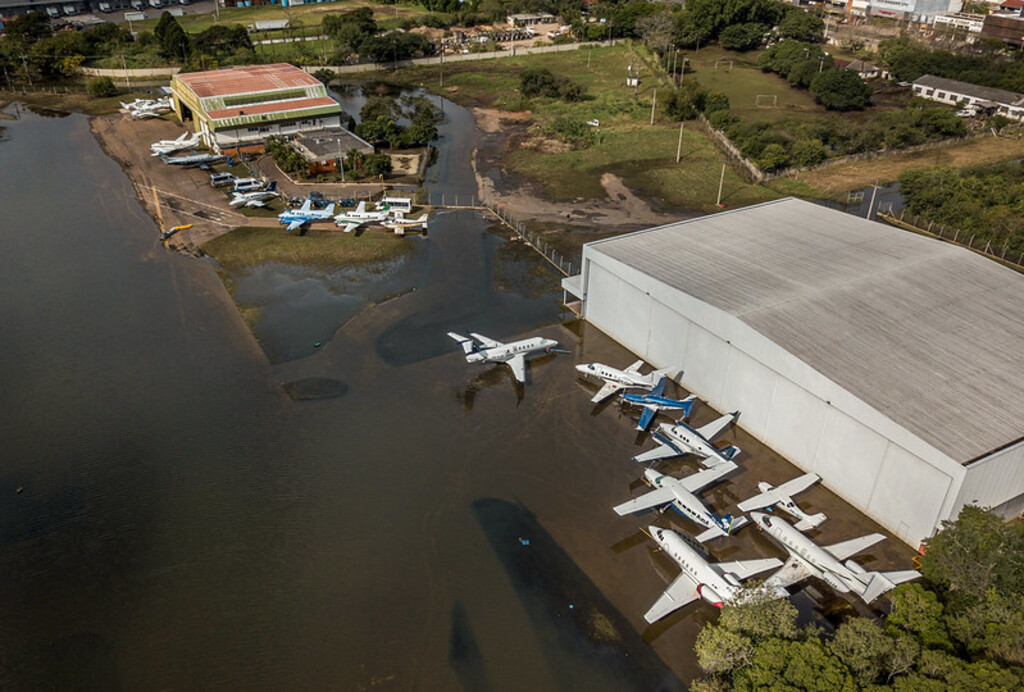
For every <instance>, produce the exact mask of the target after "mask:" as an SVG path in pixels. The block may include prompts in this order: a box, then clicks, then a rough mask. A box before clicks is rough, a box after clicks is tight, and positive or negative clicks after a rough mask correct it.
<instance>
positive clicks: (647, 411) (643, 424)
mask: <svg viewBox="0 0 1024 692" xmlns="http://www.w3.org/2000/svg"><path fill="white" fill-rule="evenodd" d="M656 415H658V409H657V408H656V407H654V406H644V411H643V413H641V414H640V422H638V423H637V424H636V429H637V430H647V426H648V425H650V424H651V421H652V420H654V417H655V416H656Z"/></svg>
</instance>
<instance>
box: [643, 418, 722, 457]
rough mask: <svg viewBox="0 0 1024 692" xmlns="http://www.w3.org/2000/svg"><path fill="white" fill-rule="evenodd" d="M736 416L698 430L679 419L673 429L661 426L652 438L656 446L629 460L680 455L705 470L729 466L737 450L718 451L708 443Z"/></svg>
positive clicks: (712, 422)
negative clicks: (694, 460)
mask: <svg viewBox="0 0 1024 692" xmlns="http://www.w3.org/2000/svg"><path fill="white" fill-rule="evenodd" d="M739 415H740V413H739V411H734V412H732V413H727V414H725V415H724V416H722V417H720V418H718V419H716V420H713V421H711V422H710V423H708V424H707V425H704V426H701V427H699V428H691V427H690V426H689V425H687V424H686V423H684V422H683V421H682V419H680V420H678V421H676V423H675V425H670V424H669V423H661V424H660V425H659V426H658V430H657V431H655V432H654V434H653V435H652V437H654V439H655V441H656V442H657V443H658V446H657V447H655V448H654V449H651V450H648V451H646V452H644V453H643V454H638V455H637V456H635V457H633V461H640V462H646V461H655V460H657V459H667V458H668V457H678V456H683V455H684V454H695V455H697V456H699V457H700V458H701V462H700V463H701V464H702V465H703V466H705V467H707V468H713V467H715V466H717V465H719V464H725V463H732V460H733V459H734V458H735V457H736V455H737V454H739V453H740V448H739V447H734V446H729V447H726V448H725V449H718V448H717V447H715V446H714V445H713V444H711V440H713V439H715V437H717V436H718V435H719V433H721V432H722V431H723V430H725V428H726V427H728V425H729V424H730V423H732V422H733V421H734V420H736V418H738V417H739Z"/></svg>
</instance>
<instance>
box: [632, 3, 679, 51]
mask: <svg viewBox="0 0 1024 692" xmlns="http://www.w3.org/2000/svg"><path fill="white" fill-rule="evenodd" d="M674 24H675V20H674V19H673V17H672V15H671V14H669V13H668V12H658V13H657V14H651V15H648V16H646V17H641V18H640V19H638V20H636V31H637V33H639V34H640V36H641V38H643V40H644V43H646V44H647V47H648V48H650V49H651V50H653V51H656V52H658V53H660V54H662V55H664V54H665V53H666V52H667V51H668V49H669V48H671V46H672V28H673V25H674Z"/></svg>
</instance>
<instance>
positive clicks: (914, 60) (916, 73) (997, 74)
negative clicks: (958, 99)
mask: <svg viewBox="0 0 1024 692" xmlns="http://www.w3.org/2000/svg"><path fill="white" fill-rule="evenodd" d="M878 54H879V58H880V59H881V61H882V62H883V63H884V64H885V65H887V66H888V68H889V71H890V72H891V73H892V75H893V77H895V78H896V79H898V80H900V81H907V82H912V81H914V80H915V79H917V78H918V77H920V76H921V75H924V74H932V75H935V76H937V77H945V78H947V79H957V80H960V81H962V82H970V83H971V84H980V85H982V86H990V87H996V88H998V89H1007V90H1009V91H1014V92H1021V91H1024V57H1022V56H1021V54H1020V53H1019V52H1015V53H1013V54H1012V55H1011V56H1006V55H1004V54H1003V53H1002V51H1000V52H989V51H982V52H981V53H980V54H975V55H959V54H957V53H951V52H949V51H944V50H929V49H928V48H926V47H924V46H921V45H920V44H918V43H914V42H913V41H911V40H910V39H909V38H906V37H899V38H891V39H886V40H884V41H882V42H881V43H880V44H879V46H878Z"/></svg>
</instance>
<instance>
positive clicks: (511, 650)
mask: <svg viewBox="0 0 1024 692" xmlns="http://www.w3.org/2000/svg"><path fill="white" fill-rule="evenodd" d="M460 117H462V116H460ZM7 134H8V138H7V140H6V141H4V142H2V143H0V199H2V201H3V225H2V227H0V296H2V297H0V325H2V328H0V354H2V358H0V426H2V435H0V580H2V583H3V587H4V588H3V595H4V598H3V599H0V689H4V690H39V689H65V688H83V689H105V690H106V689H125V690H135V689H146V690H148V689H195V688H226V689H289V690H290V689H343V690H348V689H375V688H381V689H402V690H405V689H429V690H434V689H465V690H491V689H510V690H520V689H530V690H565V689H586V690H604V689H607V690H624V689H636V690H655V689H680V688H681V687H682V683H681V682H680V681H686V680H689V679H690V678H692V677H693V676H695V675H697V674H698V670H697V668H696V666H695V662H694V660H693V655H692V651H691V650H692V645H693V639H694V637H695V636H696V633H697V632H698V631H699V629H700V627H701V626H702V625H703V624H704V623H705V622H708V621H709V620H711V619H713V618H714V617H717V615H716V612H717V611H715V609H714V608H712V607H710V606H705V605H703V604H697V605H694V606H691V607H689V608H686V609H684V610H681V611H679V612H677V613H675V614H673V615H672V616H670V617H669V618H667V619H665V620H664V621H662V622H660V623H658V624H656V625H654V626H646V624H645V623H644V622H643V618H642V614H643V613H644V612H645V611H646V610H647V608H649V607H650V604H651V603H652V602H653V601H654V600H655V599H656V598H657V596H658V595H659V594H660V593H661V591H662V590H663V589H664V588H665V585H666V581H667V580H671V579H673V578H674V577H675V575H676V574H677V570H676V569H675V568H674V567H673V566H672V565H671V563H670V561H669V560H668V558H666V557H665V556H664V555H663V554H660V553H653V552H652V551H651V550H650V547H649V542H648V541H647V540H646V539H645V537H644V536H643V534H642V533H640V531H639V530H638V526H645V525H646V524H648V523H651V522H652V521H655V520H657V521H659V523H665V522H668V524H669V525H672V526H674V527H675V528H677V529H678V530H680V531H683V532H687V533H690V534H691V535H692V534H694V533H695V532H696V529H695V528H694V527H693V526H691V525H688V524H686V523H684V522H683V521H682V520H680V519H677V518H673V517H671V515H665V516H664V517H661V518H659V517H658V515H650V514H649V515H643V516H638V517H630V518H623V517H618V516H616V515H615V514H614V513H613V512H612V511H611V509H610V508H611V507H612V506H613V505H615V504H618V503H620V502H622V501H624V500H626V499H628V498H629V497H630V495H631V494H633V493H635V492H637V491H638V484H637V478H638V476H639V470H638V469H637V468H636V465H635V464H633V463H632V462H630V461H629V458H630V457H631V456H632V455H633V454H635V453H636V451H637V450H638V449H641V448H646V447H648V446H649V441H648V439H646V438H645V437H642V436H641V437H638V436H637V433H636V432H635V431H634V430H633V421H632V419H631V418H630V417H629V416H628V415H625V414H624V413H623V412H622V411H621V410H620V409H618V408H617V406H615V405H603V406H599V407H597V408H595V407H593V406H592V405H591V404H590V403H589V401H588V399H589V395H590V394H591V393H592V392H593V391H594V388H593V387H590V386H587V385H585V384H583V383H581V382H580V381H579V380H578V379H577V378H576V372H575V370H574V369H573V365H574V364H575V363H577V362H588V361H592V360H600V361H603V362H611V363H622V362H630V361H631V360H632V358H631V356H630V354H628V353H626V352H625V351H624V350H623V349H622V348H621V347H620V346H618V345H617V344H615V343H613V342H611V341H610V340H609V339H607V338H606V337H605V336H603V335H602V334H600V333H599V332H597V331H596V330H593V329H590V328H587V327H585V326H582V327H581V326H580V325H579V324H576V323H573V322H571V321H568V320H569V316H568V315H567V314H565V313H563V312H562V310H561V308H560V306H559V301H558V299H559V298H560V292H559V291H558V290H557V286H558V282H557V278H558V277H557V276H555V275H553V274H552V273H551V270H550V269H549V268H547V266H546V265H545V264H543V263H542V262H541V260H539V259H538V258H537V257H535V256H533V255H531V254H530V253H529V252H527V251H525V250H524V248H522V246H518V245H516V244H512V243H509V242H506V241H505V240H504V239H503V238H501V237H500V236H498V235H495V234H494V233H492V232H490V231H489V230H488V224H487V223H486V222H485V221H483V220H482V219H480V218H479V217H478V216H476V215H474V214H472V213H470V212H465V211H460V212H446V213H443V214H441V215H439V217H438V219H437V221H436V223H434V224H432V227H431V233H430V237H429V240H428V241H426V242H425V243H424V244H423V248H424V250H423V255H422V257H421V258H420V259H417V260H416V261H414V262H412V263H410V265H409V266H416V267H419V269H417V271H416V272H413V273H412V274H410V276H415V277H416V278H415V284H416V285H415V288H416V290H415V291H409V292H405V293H402V294H401V295H398V296H396V297H394V298H392V299H390V300H386V301H382V302H380V303H379V304H377V305H375V306H372V307H366V306H364V307H363V308H361V309H359V310H357V311H356V312H355V313H354V315H353V316H352V317H351V318H350V319H348V320H347V321H346V323H345V326H344V328H342V329H341V330H340V331H339V332H338V333H337V334H335V335H334V336H333V338H331V339H330V341H329V342H325V343H324V344H323V345H322V347H321V348H319V349H317V350H316V351H315V353H313V354H312V355H309V356H308V357H303V358H295V359H292V360H288V361H287V362H281V363H279V364H277V365H271V364H269V362H268V359H267V358H266V357H265V355H264V354H263V352H262V351H261V350H260V348H259V347H258V345H257V344H256V342H255V340H254V339H253V338H252V337H251V335H250V334H249V332H248V330H247V329H246V327H245V324H244V323H243V321H242V320H241V318H240V316H239V315H238V313H237V311H236V310H235V308H234V306H233V305H232V303H231V300H230V298H229V297H228V295H227V293H226V291H225V290H224V288H223V287H222V285H221V283H220V281H219V280H218V278H217V276H216V274H215V272H214V269H213V267H212V266H211V265H210V264H209V263H207V262H205V261H197V260H193V259H188V258H185V257H180V256H175V255H171V254H168V253H166V252H165V251H164V250H163V248H162V247H160V246H159V243H158V241H156V237H157V233H156V229H155V228H154V225H153V223H152V221H151V220H150V219H149V218H148V217H147V216H146V215H145V214H144V213H143V211H142V209H141V208H140V206H139V204H138V203H137V201H136V200H135V198H134V196H133V190H132V187H131V185H130V184H129V182H128V180H127V179H126V178H125V177H124V176H123V174H122V173H121V171H120V170H119V169H118V167H117V166H116V165H115V164H113V163H112V162H111V161H110V160H108V159H107V158H106V157H105V156H104V155H103V154H102V152H101V151H100V150H99V148H98V147H97V145H96V143H95V141H94V140H93V138H92V136H91V134H90V132H89V129H88V123H87V120H86V119H85V118H83V117H81V116H71V117H68V118H65V119H43V118H40V117H38V116H34V115H27V116H26V117H24V118H23V119H22V120H18V121H13V122H11V123H9V126H8V129H7ZM442 160H444V159H443V158H442ZM449 161H450V162H449V164H448V165H450V166H452V169H453V170H455V169H456V168H457V166H456V165H455V162H454V160H449ZM457 175H458V176H462V175H463V174H462V173H461V172H459V173H457ZM459 179H460V178H454V180H455V182H450V181H446V182H444V183H443V184H446V185H451V186H452V189H464V188H462V187H460V186H461V185H462V183H460V182H459ZM439 184H441V183H439ZM56 194H59V196H60V202H61V203H60V204H54V203H51V202H52V200H53V198H54V195H56ZM417 242H419V241H417ZM289 271H291V270H289ZM291 279H292V281H293V282H297V283H301V282H302V281H305V280H307V279H308V277H305V278H304V276H303V275H301V274H292V275H291ZM267 285H268V286H270V287H271V288H272V287H273V282H272V281H271V280H269V279H268V280H267ZM268 290H270V289H268ZM270 292H271V294H272V293H273V291H272V290H270ZM314 302H316V301H314ZM345 309H348V308H347V307H346V308H345ZM318 319H319V318H318ZM332 319H334V318H332ZM301 321H302V320H301V319H296V322H301ZM313 321H316V320H313ZM452 329H472V330H474V331H479V332H482V333H485V334H488V335H489V336H491V337H493V338H497V339H512V338H517V337H522V336H523V335H525V334H530V333H537V334H540V335H543V336H547V337H551V338H555V339H558V340H559V341H560V342H561V343H562V344H563V345H564V346H565V347H566V348H568V349H570V350H571V351H572V354H571V355H557V356H556V355H550V356H547V357H544V358H541V359H538V360H535V361H533V362H532V363H531V366H530V369H529V379H530V382H529V384H528V385H527V386H526V387H525V388H517V387H515V386H514V385H513V382H512V381H511V377H510V375H509V373H508V370H507V369H506V368H503V367H480V366H470V365H468V364H467V363H466V362H465V361H464V359H463V358H462V357H461V354H460V353H458V352H457V349H456V348H455V346H454V344H452V343H451V342H450V341H449V340H448V339H447V337H446V336H445V332H446V331H448V330H452ZM282 331H283V332H284V331H288V330H282ZM319 334H320V332H316V333H315V334H314V333H310V334H303V336H302V340H303V341H304V342H308V341H309V340H310V339H314V338H319ZM714 415H715V413H714V412H713V411H711V410H710V409H708V408H706V407H704V408H699V409H697V411H696V413H695V417H694V422H695V423H697V424H698V425H700V424H703V423H705V422H707V421H708V420H710V419H711V418H712V417H714ZM725 439H726V440H728V441H729V442H731V443H736V444H738V445H739V446H740V447H741V448H743V449H744V452H745V455H744V459H743V465H744V467H745V470H744V471H743V472H742V473H740V474H739V475H737V476H736V477H734V478H732V479H730V481H729V482H727V483H724V484H722V485H720V486H717V487H716V488H715V489H713V490H711V491H709V492H708V493H706V494H705V497H706V499H707V501H708V503H709V504H710V505H711V506H712V507H713V508H714V509H715V510H716V511H722V510H726V509H731V508H733V507H734V506H735V502H736V501H737V500H738V499H740V498H742V497H747V496H749V495H752V494H754V492H756V483H757V481H759V480H763V479H765V478H768V479H771V480H774V481H778V480H781V479H785V478H789V477H792V476H793V475H795V473H796V472H795V469H793V468H792V467H790V466H789V465H788V464H786V462H785V461H784V460H782V459H780V458H778V457H777V456H776V455H773V454H772V453H771V452H769V451H767V450H764V449H763V448H760V447H759V445H757V443H756V442H755V441H754V440H752V439H750V438H749V437H748V436H746V435H745V434H744V433H743V431H742V430H739V429H736V430H734V431H731V432H729V433H727V434H726V435H725ZM684 467H685V468H687V469H689V470H692V467H693V464H692V463H690V462H673V463H671V464H669V465H668V466H667V467H666V470H668V471H670V472H671V471H675V470H679V469H681V468H684ZM747 468H749V469H750V470H746V469H747ZM802 499H803V500H804V505H805V508H806V509H807V510H808V511H811V512H815V511H818V510H820V509H822V508H824V509H825V510H826V511H827V512H828V514H829V521H828V522H826V523H825V525H823V528H822V531H821V532H820V533H819V535H818V536H816V537H817V538H818V539H819V540H822V541H823V542H834V541H838V540H843V539H846V538H849V537H851V536H853V535H859V533H866V532H868V531H870V530H874V528H873V527H870V526H867V525H865V522H864V520H863V518H862V517H860V516H859V515H858V514H857V513H856V512H854V511H852V510H851V509H850V508H849V507H847V506H845V505H843V504H842V503H840V502H839V501H838V500H837V499H836V498H835V497H834V496H833V495H831V493H829V492H828V491H826V490H824V489H821V488H812V489H811V490H810V491H808V492H807V493H806V494H805V495H804V496H802ZM710 547H711V550H712V552H713V553H714V555H715V557H716V558H717V559H722V560H725V559H742V558H745V557H756V556H759V555H774V556H779V553H778V551H777V549H776V548H775V547H774V546H773V545H772V544H770V543H769V542H768V541H767V539H765V538H764V537H763V536H761V535H759V534H758V533H757V532H754V531H751V530H745V531H743V532H741V533H740V534H739V535H737V536H735V537H732V538H730V539H728V540H727V541H725V542H719V543H717V544H716V545H714V546H710ZM873 551H874V552H873V554H872V555H869V556H866V557H865V558H863V559H862V561H863V562H864V563H865V564H867V565H871V564H872V561H873V559H879V560H881V561H882V564H884V566H887V567H894V568H895V567H904V566H906V565H905V564H904V563H902V562H899V561H898V559H903V558H905V553H906V551H905V550H903V551H902V552H900V549H898V548H897V547H895V546H894V544H893V543H892V542H886V543H883V544H881V547H880V548H877V549H873ZM798 603H800V604H801V608H802V611H803V612H804V613H805V617H806V618H808V619H823V618H829V617H835V615H836V613H842V612H848V611H849V610H850V606H849V605H847V604H846V602H845V601H837V600H836V599H834V598H830V597H828V596H822V595H821V594H820V593H819V592H816V591H814V589H813V587H812V588H811V589H808V590H806V591H805V592H804V593H802V594H801V595H800V596H799V597H798Z"/></svg>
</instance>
